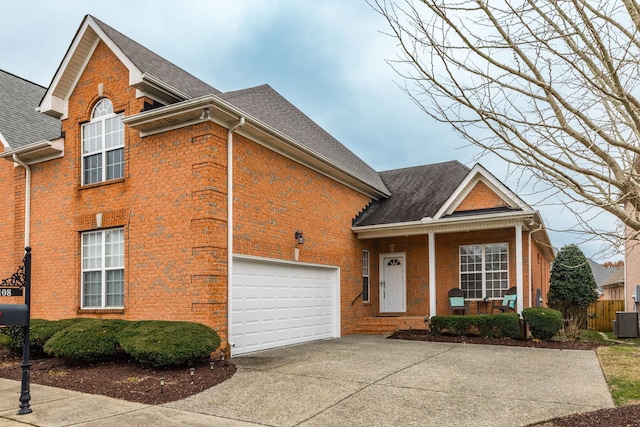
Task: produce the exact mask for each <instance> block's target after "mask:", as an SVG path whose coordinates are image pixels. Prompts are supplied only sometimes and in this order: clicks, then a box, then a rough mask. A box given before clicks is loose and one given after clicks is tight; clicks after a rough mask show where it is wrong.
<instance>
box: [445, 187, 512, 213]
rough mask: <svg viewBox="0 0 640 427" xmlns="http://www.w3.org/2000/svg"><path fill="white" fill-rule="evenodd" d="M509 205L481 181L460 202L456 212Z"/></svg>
mask: <svg viewBox="0 0 640 427" xmlns="http://www.w3.org/2000/svg"><path fill="white" fill-rule="evenodd" d="M508 206H509V205H508V204H507V203H506V202H505V201H504V200H503V199H502V198H501V197H500V196H499V195H497V194H496V193H495V192H494V191H493V190H491V189H490V188H489V187H488V186H487V185H486V184H485V183H484V182H482V181H479V182H478V183H477V184H476V185H475V187H473V189H472V190H471V191H470V192H469V194H467V196H466V197H465V198H464V199H463V200H462V202H460V204H459V205H458V207H457V208H456V209H455V211H454V212H463V211H474V210H479V209H490V208H501V207H508Z"/></svg>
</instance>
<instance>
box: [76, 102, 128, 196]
mask: <svg viewBox="0 0 640 427" xmlns="http://www.w3.org/2000/svg"><path fill="white" fill-rule="evenodd" d="M123 117H124V114H116V113H114V112H113V104H112V103H111V101H110V100H109V99H107V98H103V99H101V100H100V101H98V103H97V104H96V105H95V106H94V107H93V111H92V112H91V120H90V121H89V123H85V124H83V125H82V147H81V152H82V159H81V162H82V185H91V184H98V183H101V182H106V181H111V180H115V179H121V178H124V167H125V165H124V124H123V123H122V118H123ZM108 125H115V126H116V129H115V130H114V131H109V130H108V129H107V126H108ZM92 132H93V133H92ZM108 136H110V138H107V137H108ZM107 139H110V140H111V143H109V141H107ZM118 151H120V152H119V153H117V152H118ZM111 153H113V154H117V155H119V156H120V157H121V161H118V162H117V163H111V164H109V163H108V162H107V161H108V158H109V155H110V154H111ZM92 157H93V158H96V159H97V161H99V162H100V166H99V169H100V171H99V172H98V173H99V176H98V177H97V179H96V180H95V181H91V182H87V181H88V180H87V176H86V174H87V164H86V162H87V161H88V160H89V159H90V158H92ZM114 165H118V166H117V167H118V169H119V173H118V174H117V175H115V176H112V177H109V176H108V173H109V167H110V166H114Z"/></svg>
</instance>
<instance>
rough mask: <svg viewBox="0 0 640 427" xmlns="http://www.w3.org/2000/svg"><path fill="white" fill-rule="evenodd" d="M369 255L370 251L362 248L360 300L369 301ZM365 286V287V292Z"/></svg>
mask: <svg viewBox="0 0 640 427" xmlns="http://www.w3.org/2000/svg"><path fill="white" fill-rule="evenodd" d="M369 255H370V253H369V251H368V250H367V249H363V250H362V302H371V280H370V278H369V269H370V264H371V262H370V261H371V257H370V256H369ZM365 287H366V289H367V291H366V292H365ZM365 296H366V298H365Z"/></svg>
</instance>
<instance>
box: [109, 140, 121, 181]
mask: <svg viewBox="0 0 640 427" xmlns="http://www.w3.org/2000/svg"><path fill="white" fill-rule="evenodd" d="M123 176H124V149H123V148H119V149H116V150H113V151H107V180H109V179H118V178H122V177H123Z"/></svg>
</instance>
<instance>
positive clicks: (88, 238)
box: [82, 228, 124, 308]
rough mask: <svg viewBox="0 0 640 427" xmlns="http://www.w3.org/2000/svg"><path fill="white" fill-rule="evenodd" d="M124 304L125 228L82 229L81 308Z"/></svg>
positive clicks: (121, 305)
mask: <svg viewBox="0 0 640 427" xmlns="http://www.w3.org/2000/svg"><path fill="white" fill-rule="evenodd" d="M122 307H124V230H123V229H122V228H113V229H109V230H101V231H91V232H87V233H82V308H122Z"/></svg>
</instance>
